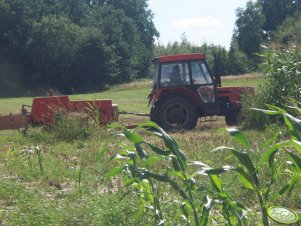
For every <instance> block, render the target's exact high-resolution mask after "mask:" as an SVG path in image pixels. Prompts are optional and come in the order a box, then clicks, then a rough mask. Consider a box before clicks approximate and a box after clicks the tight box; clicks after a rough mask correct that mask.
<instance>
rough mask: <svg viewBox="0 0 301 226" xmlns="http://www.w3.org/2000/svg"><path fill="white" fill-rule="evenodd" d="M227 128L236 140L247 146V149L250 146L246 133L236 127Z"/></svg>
mask: <svg viewBox="0 0 301 226" xmlns="http://www.w3.org/2000/svg"><path fill="white" fill-rule="evenodd" d="M227 130H228V132H229V133H230V134H231V136H233V137H234V139H235V140H236V141H238V142H239V143H240V144H241V145H242V146H243V147H244V148H247V149H249V148H250V143H249V141H248V139H247V138H246V137H245V135H244V134H243V133H242V132H241V131H239V130H237V129H234V128H230V129H227Z"/></svg>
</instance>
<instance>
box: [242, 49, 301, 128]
mask: <svg viewBox="0 0 301 226" xmlns="http://www.w3.org/2000/svg"><path fill="white" fill-rule="evenodd" d="M262 57H263V59H264V60H265V62H264V63H263V64H262V65H261V70H262V71H263V73H264V74H265V76H266V79H265V82H263V84H262V85H261V86H260V87H259V89H258V91H257V93H256V97H255V100H254V102H253V103H252V102H249V104H250V105H249V106H248V105H247V104H246V105H245V106H246V107H245V109H247V108H250V107H256V108H265V106H266V105H267V104H269V105H274V106H277V107H281V108H284V109H288V108H287V107H286V106H287V105H289V104H290V102H291V100H293V99H295V100H300V95H301V94H300V87H301V63H300V62H301V55H300V52H299V51H298V49H296V48H294V47H292V48H287V49H285V50H276V51H273V50H269V49H267V50H266V52H264V53H263V54H262ZM246 112H247V115H248V117H247V120H246V123H245V126H246V128H259V129H263V128H264V127H265V125H266V124H267V123H269V122H271V120H270V119H268V118H267V117H266V116H264V115H262V114H259V113H258V112H253V111H251V110H246ZM273 121H278V122H279V121H280V122H281V120H280V119H279V117H278V118H277V117H276V118H275V117H273Z"/></svg>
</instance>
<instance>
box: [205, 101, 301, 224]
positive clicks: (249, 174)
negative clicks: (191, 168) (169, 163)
mask: <svg viewBox="0 0 301 226" xmlns="http://www.w3.org/2000/svg"><path fill="white" fill-rule="evenodd" d="M268 107H269V108H270V109H269V110H260V109H254V110H259V111H262V112H264V113H266V114H268V115H282V116H283V118H284V121H285V123H286V125H287V126H288V128H289V130H290V134H291V139H289V140H286V141H282V142H278V143H276V144H272V143H273V141H276V140H278V134H276V136H274V137H273V138H272V139H271V140H268V141H267V142H266V143H265V144H264V145H263V146H262V147H267V150H266V151H265V152H264V154H263V155H262V156H260V157H257V158H255V159H257V161H256V162H255V161H254V160H252V159H251V155H252V154H253V153H252V151H251V148H250V147H251V145H250V143H249V141H248V140H247V138H246V137H245V135H244V134H243V133H242V132H241V131H239V130H237V129H233V128H232V129H228V131H229V132H230V134H231V135H232V136H233V137H234V138H235V140H237V141H238V142H239V143H240V144H241V146H242V148H243V150H242V151H241V150H237V149H236V148H230V147H219V148H216V149H215V151H218V150H221V149H226V150H228V151H230V153H231V154H232V155H233V156H235V157H236V158H237V160H238V164H237V165H236V166H224V167H222V168H215V169H210V170H205V173H207V174H209V175H210V174H213V175H217V174H221V173H225V172H228V171H235V172H236V173H237V175H238V178H239V180H240V182H241V184H242V185H243V186H244V187H246V188H247V189H250V190H252V191H253V192H255V194H256V195H257V198H258V203H259V205H260V208H261V217H262V223H263V225H269V219H268V215H267V208H268V206H269V205H270V204H271V203H273V202H275V201H276V200H277V199H278V198H280V197H281V196H282V195H283V194H284V193H285V192H288V195H289V194H290V193H291V192H292V190H293V188H294V187H295V186H296V184H297V182H298V181H300V180H301V174H300V173H301V158H300V157H299V156H298V155H296V154H295V153H294V152H293V150H295V151H297V154H298V153H299V154H301V142H300V141H301V120H300V119H297V118H295V117H294V116H292V115H290V114H288V113H287V112H286V111H284V110H283V109H281V108H278V107H274V106H271V105H268ZM298 110H299V112H300V109H298ZM246 150H247V152H246ZM277 152H283V153H285V154H287V155H288V157H289V158H290V159H291V160H292V161H291V162H290V165H291V169H290V170H291V175H292V176H291V178H290V180H289V181H288V182H287V183H286V184H284V185H282V187H281V188H280V189H279V190H278V191H276V192H273V191H272V189H271V188H272V186H273V185H274V184H275V182H276V180H277V179H278V176H279V171H280V170H279V167H280V166H279V165H277V163H276V159H275V155H276V154H277ZM264 163H267V164H268V169H269V175H270V178H269V181H265V180H264V179H262V178H260V177H259V174H258V170H259V169H260V167H261V165H262V164H264ZM225 169H227V170H225Z"/></svg>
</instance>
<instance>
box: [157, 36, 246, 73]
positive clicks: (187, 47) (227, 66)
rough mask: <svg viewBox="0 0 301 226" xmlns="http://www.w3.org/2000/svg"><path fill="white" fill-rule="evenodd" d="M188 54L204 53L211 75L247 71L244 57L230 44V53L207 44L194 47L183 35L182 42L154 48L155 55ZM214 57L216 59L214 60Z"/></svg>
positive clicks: (220, 47) (219, 47) (159, 45)
mask: <svg viewBox="0 0 301 226" xmlns="http://www.w3.org/2000/svg"><path fill="white" fill-rule="evenodd" d="M188 53H204V54H206V57H207V63H208V65H209V68H210V69H211V70H212V72H213V73H215V74H219V75H233V74H235V75H237V74H243V73H246V72H248V71H249V69H248V66H247V65H248V64H247V58H246V56H245V55H244V54H243V53H242V52H241V51H240V50H239V49H238V48H237V46H235V45H234V44H233V43H232V44H231V48H230V51H227V50H226V49H225V48H224V47H222V46H217V45H214V44H211V45H208V44H207V43H205V44H203V45H201V46H196V45H194V44H192V43H190V42H189V40H188V38H187V37H186V36H185V34H183V37H182V42H181V43H179V42H177V41H175V42H174V43H168V44H167V46H163V45H161V44H160V43H159V44H158V45H157V46H156V47H155V55H156V56H161V55H172V54H188ZM214 57H216V58H215V59H214Z"/></svg>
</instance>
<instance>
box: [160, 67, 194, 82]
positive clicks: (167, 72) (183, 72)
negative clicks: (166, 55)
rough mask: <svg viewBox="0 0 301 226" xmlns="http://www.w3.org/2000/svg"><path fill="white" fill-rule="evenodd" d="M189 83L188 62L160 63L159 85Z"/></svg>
mask: <svg viewBox="0 0 301 226" xmlns="http://www.w3.org/2000/svg"><path fill="white" fill-rule="evenodd" d="M187 84H190V78H189V70H188V63H187V62H184V63H183V62H181V63H166V64H162V65H161V80H160V86H161V87H162V86H179V85H187Z"/></svg>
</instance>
